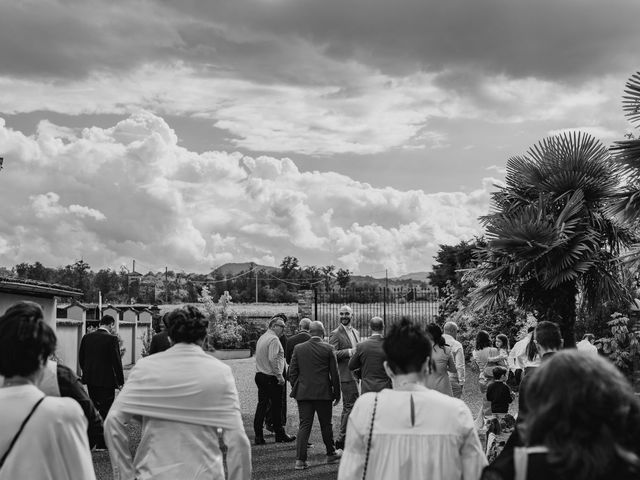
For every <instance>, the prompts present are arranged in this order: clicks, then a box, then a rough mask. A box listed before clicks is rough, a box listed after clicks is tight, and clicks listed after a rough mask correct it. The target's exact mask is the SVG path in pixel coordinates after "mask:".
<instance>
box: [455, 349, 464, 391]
mask: <svg viewBox="0 0 640 480" xmlns="http://www.w3.org/2000/svg"><path fill="white" fill-rule="evenodd" d="M454 361H455V364H456V371H457V372H458V383H459V384H460V385H463V384H464V375H465V362H464V348H462V347H460V348H458V349H457V350H456V353H455V358H454Z"/></svg>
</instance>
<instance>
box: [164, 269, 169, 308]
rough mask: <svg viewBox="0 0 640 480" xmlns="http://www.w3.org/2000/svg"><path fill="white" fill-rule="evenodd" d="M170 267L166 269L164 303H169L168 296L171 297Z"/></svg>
mask: <svg viewBox="0 0 640 480" xmlns="http://www.w3.org/2000/svg"><path fill="white" fill-rule="evenodd" d="M168 270H169V267H164V303H167V302H168V300H167V296H168V295H169V274H168Z"/></svg>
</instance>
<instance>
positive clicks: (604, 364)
mask: <svg viewBox="0 0 640 480" xmlns="http://www.w3.org/2000/svg"><path fill="white" fill-rule="evenodd" d="M525 391H526V394H527V406H528V409H529V410H528V413H527V417H526V420H525V421H524V423H523V425H522V432H521V433H522V436H523V438H524V440H525V445H526V447H524V448H516V450H515V451H514V456H513V458H508V457H502V458H501V459H500V462H497V461H496V462H494V463H492V464H491V465H489V466H488V467H487V468H486V469H485V471H484V472H483V475H482V480H516V479H517V480H522V479H526V480H608V479H616V480H631V479H634V480H637V479H638V478H640V400H638V398H637V397H636V396H635V394H634V393H633V389H632V388H631V385H630V384H629V382H628V381H627V380H626V378H624V376H623V375H622V374H621V373H620V371H619V370H618V369H617V368H616V367H615V366H614V365H613V364H611V362H609V361H608V360H606V359H603V358H600V357H593V356H590V355H587V354H584V353H582V352H578V351H576V350H567V351H563V352H558V353H556V354H555V355H553V356H552V357H551V358H550V359H548V360H547V361H545V362H544V363H543V364H542V365H541V366H540V367H538V369H537V371H536V372H535V373H533V374H532V376H531V379H530V381H529V382H528V383H527V385H526V387H525ZM520 460H524V461H525V462H526V463H524V464H523V462H521V461H520ZM518 465H520V468H518ZM523 467H524V468H523ZM523 474H525V476H523Z"/></svg>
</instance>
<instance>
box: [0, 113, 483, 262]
mask: <svg viewBox="0 0 640 480" xmlns="http://www.w3.org/2000/svg"><path fill="white" fill-rule="evenodd" d="M0 150H2V151H3V152H5V169H4V170H3V171H2V173H1V174H0V182H2V188H0V203H1V204H3V205H12V206H13V208H5V209H2V210H1V211H0V239H2V241H1V242H0V264H4V265H13V264H15V263H17V262H19V261H35V260H39V261H41V262H43V263H45V264H50V265H57V264H66V263H70V262H73V261H74V260H76V259H78V258H84V259H85V261H87V262H89V264H90V265H91V266H92V267H93V268H94V269H97V268H102V267H106V266H110V267H117V266H118V265H121V264H124V263H126V264H128V263H130V260H131V259H132V258H135V259H136V260H137V261H138V262H139V263H140V264H142V265H145V266H148V267H149V268H152V269H155V270H160V269H162V268H163V267H164V266H165V265H167V266H169V267H170V268H172V269H179V270H181V269H184V270H187V271H200V272H205V271H208V270H210V268H211V267H212V266H214V265H219V264H221V263H225V262H229V261H250V260H252V261H256V262H259V263H267V264H272V265H273V264H277V263H279V261H280V260H281V259H282V258H283V257H284V256H286V255H294V256H297V257H298V258H299V259H300V261H301V262H302V263H303V264H309V265H311V264H316V265H326V264H335V265H337V266H343V267H347V268H350V269H352V270H354V271H357V272H363V273H366V272H370V271H378V270H380V269H382V270H384V269H385V268H387V269H389V273H390V274H400V273H405V272H407V271H410V270H412V271H415V270H422V269H428V268H429V267H430V266H431V264H432V261H433V259H432V257H433V255H435V252H436V251H437V248H438V244H441V243H453V242H457V241H459V240H461V239H468V238H471V237H472V236H473V235H475V234H477V233H479V231H480V227H479V224H478V222H477V217H478V216H479V215H482V214H484V213H486V212H487V209H488V203H489V192H490V190H491V189H492V183H493V182H494V181H495V180H493V179H485V181H484V182H483V184H482V185H478V187H477V189H476V190H474V191H471V192H468V193H464V192H440V193H435V194H427V193H425V192H423V191H421V190H410V191H401V190H398V189H394V188H390V187H386V188H375V187H372V186H370V185H368V184H366V183H361V182H358V181H356V180H354V179H352V178H350V177H348V176H345V175H340V174H337V173H334V172H301V171H300V170H299V169H298V167H297V166H296V164H295V163H294V162H293V161H292V160H290V159H287V158H275V157H271V156H259V157H249V156H243V155H241V154H238V153H229V152H223V151H211V152H205V153H196V152H193V151H189V150H187V149H185V148H184V147H181V146H179V145H178V143H177V137H176V135H175V133H174V132H173V130H172V128H171V127H170V126H169V125H168V124H167V123H166V122H165V121H164V120H163V119H162V118H161V117H158V116H156V115H154V114H151V113H149V112H145V111H139V112H137V113H135V114H133V115H131V116H130V117H128V118H126V119H125V120H123V121H121V122H119V123H117V124H116V125H114V126H112V127H110V128H98V127H91V128H82V129H72V128H64V127H60V126H56V125H54V124H52V123H50V122H43V123H41V125H40V127H39V128H38V130H37V133H36V134H35V135H33V136H25V135H23V134H21V133H19V132H15V131H14V130H11V129H10V128H7V127H6V126H5V125H4V123H3V122H2V121H0Z"/></svg>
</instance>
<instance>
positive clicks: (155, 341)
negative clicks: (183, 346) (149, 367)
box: [149, 312, 171, 355]
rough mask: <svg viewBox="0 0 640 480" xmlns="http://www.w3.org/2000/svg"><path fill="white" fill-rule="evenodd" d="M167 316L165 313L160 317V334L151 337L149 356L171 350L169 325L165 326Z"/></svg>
mask: <svg viewBox="0 0 640 480" xmlns="http://www.w3.org/2000/svg"><path fill="white" fill-rule="evenodd" d="M168 316H169V312H167V313H165V314H164V315H163V316H162V321H161V322H160V329H161V330H160V332H159V333H156V334H155V335H154V336H153V337H151V343H150V344H149V355H153V354H154V353H160V352H164V351H165V350H168V349H169V348H171V340H169V331H168V328H169V325H167V317H168Z"/></svg>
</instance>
